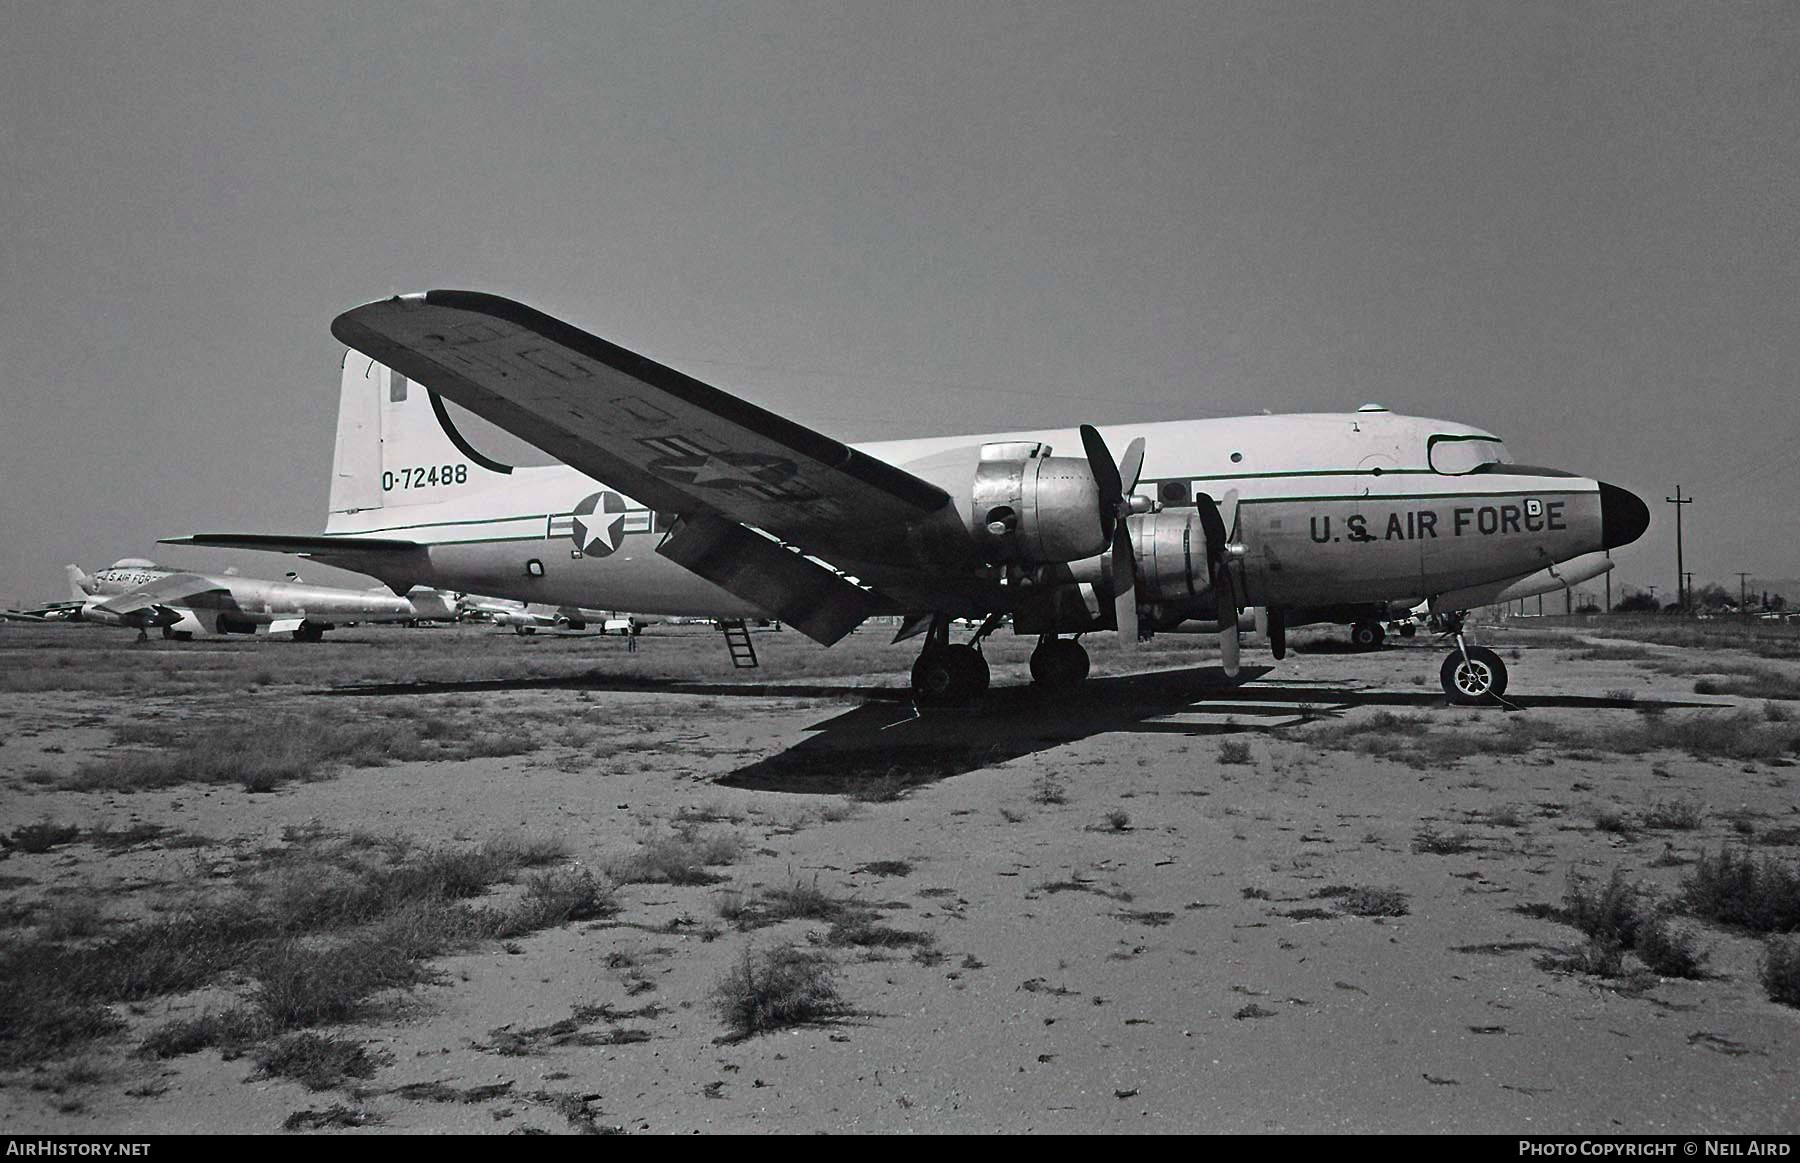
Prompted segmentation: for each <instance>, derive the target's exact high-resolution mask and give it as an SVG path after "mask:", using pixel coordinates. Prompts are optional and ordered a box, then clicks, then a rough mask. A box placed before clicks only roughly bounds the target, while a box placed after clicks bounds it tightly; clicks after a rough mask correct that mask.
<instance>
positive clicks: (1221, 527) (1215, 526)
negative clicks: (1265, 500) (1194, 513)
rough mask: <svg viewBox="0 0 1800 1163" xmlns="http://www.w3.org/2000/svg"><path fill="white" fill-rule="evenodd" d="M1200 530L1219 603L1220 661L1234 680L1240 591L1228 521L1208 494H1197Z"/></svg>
mask: <svg viewBox="0 0 1800 1163" xmlns="http://www.w3.org/2000/svg"><path fill="white" fill-rule="evenodd" d="M1194 502H1195V504H1196V506H1197V507H1198V508H1199V510H1200V528H1201V529H1202V530H1203V531H1204V532H1205V534H1206V562H1207V565H1208V566H1209V567H1210V571H1211V581H1212V587H1213V595H1214V597H1215V599H1216V600H1217V601H1218V604H1219V606H1218V610H1219V612H1218V618H1219V661H1220V663H1221V664H1222V665H1223V666H1224V668H1225V673H1226V674H1227V675H1229V676H1230V677H1232V678H1236V677H1237V672H1238V628H1237V619H1238V604H1237V590H1236V587H1234V586H1233V585H1232V584H1231V557H1230V555H1229V554H1227V552H1226V550H1225V520H1224V518H1222V517H1220V516H1219V506H1218V505H1217V504H1216V503H1214V501H1213V499H1212V497H1211V496H1210V495H1208V494H1206V493H1199V494H1196V495H1195V497H1194Z"/></svg>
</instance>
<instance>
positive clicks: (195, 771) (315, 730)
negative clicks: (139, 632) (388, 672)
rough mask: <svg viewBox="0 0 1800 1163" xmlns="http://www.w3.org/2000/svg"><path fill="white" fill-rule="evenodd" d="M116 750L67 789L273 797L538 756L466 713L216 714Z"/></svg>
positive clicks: (136, 727) (140, 735)
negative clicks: (350, 777) (368, 778)
mask: <svg viewBox="0 0 1800 1163" xmlns="http://www.w3.org/2000/svg"><path fill="white" fill-rule="evenodd" d="M113 734H114V743H115V744H116V746H115V747H114V748H113V749H111V750H110V751H108V752H107V753H106V754H105V755H104V756H103V757H101V758H99V759H95V760H90V761H88V762H86V763H82V764H80V765H79V766H77V767H76V769H75V771H74V772H73V773H72V774H71V775H70V777H69V779H68V780H67V786H69V787H72V788H76V789H80V790H84V791H146V790H151V789H155V788H164V787H173V786H175V785H177V784H183V783H203V784H228V783H235V784H239V785H241V786H242V787H244V788H245V789H246V790H248V791H254V792H263V791H271V790H273V789H274V788H276V787H279V786H280V785H281V784H284V783H290V782H294V781H304V780H313V779H325V778H329V777H330V776H331V775H332V774H333V773H334V772H335V771H336V770H337V769H338V768H340V767H375V766H380V765H381V764H385V763H395V762H401V761H405V760H417V759H469V758H475V757H486V756H500V755H518V754H523V753H525V752H528V751H534V750H536V749H537V747H538V742H537V740H536V739H535V738H534V737H533V736H532V735H530V734H529V733H527V732H523V731H508V732H495V731H493V730H492V729H490V728H489V727H488V726H487V724H486V723H485V721H484V720H482V719H480V718H478V717H476V716H470V715H457V714H436V715H433V714H428V713H426V712H424V711H421V710H418V709H416V708H408V709H404V710H399V711H394V712H392V713H390V714H389V715H387V716H386V717H383V718H380V719H375V720H355V721H350V720H346V719H344V718H343V717H342V716H340V715H335V714H329V713H326V712H313V713H309V714H286V715H279V716H275V717H272V718H268V719H259V720H254V721H253V720H240V719H232V718H227V717H223V716H215V717H211V718H204V719H199V720H189V721H187V722H185V723H182V724H179V725H167V724H163V723H133V724H129V725H127V726H124V727H120V728H117V729H116V730H115V731H114V733H113Z"/></svg>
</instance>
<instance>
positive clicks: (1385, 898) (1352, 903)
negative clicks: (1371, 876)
mask: <svg viewBox="0 0 1800 1163" xmlns="http://www.w3.org/2000/svg"><path fill="white" fill-rule="evenodd" d="M1312 895H1313V897H1314V898H1315V899H1319V900H1334V901H1336V902H1337V906H1338V908H1340V909H1342V910H1343V911H1344V912H1346V913H1350V914H1353V915H1355V916H1358V917H1404V916H1405V915H1406V914H1407V913H1409V912H1411V911H1412V906H1411V902H1410V900H1409V899H1408V897H1407V895H1406V893H1404V892H1402V891H1401V890H1400V889H1397V888H1371V887H1369V886H1368V885H1360V884H1358V885H1350V884H1337V885H1332V886H1330V887H1329V888H1321V889H1319V890H1317V891H1315V892H1314V893H1313V894H1312Z"/></svg>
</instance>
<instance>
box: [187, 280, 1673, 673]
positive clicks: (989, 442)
mask: <svg viewBox="0 0 1800 1163" xmlns="http://www.w3.org/2000/svg"><path fill="white" fill-rule="evenodd" d="M332 333H333V334H334V335H336V336H337V337H338V338H339V339H340V340H342V341H343V342H344V343H346V344H348V345H349V346H350V347H352V348H353V349H355V351H357V352H361V353H362V356H360V357H359V356H356V355H351V356H349V357H348V358H347V359H346V361H345V364H344V371H343V380H342V395H341V398H340V403H339V415H338V438H337V453H336V459H335V462H334V465H333V475H332V490H331V512H330V515H329V517H328V519H327V523H326V529H325V532H324V534H323V535H321V536H286V535H278V536H257V535H245V534H206V535H200V536H195V537H190V538H179V539H176V540H177V541H180V542H185V543H188V544H195V545H208V546H229V547H236V548H254V549H270V550H278V551H282V552H290V553H298V554H301V555H303V556H312V557H317V558H318V559H320V560H322V561H326V562H330V563H331V564H333V565H338V566H342V567H345V568H348V569H354V570H359V571H361V572H364V573H368V574H372V575H374V576H375V577H378V578H381V579H382V580H384V581H386V582H388V583H389V584H390V585H391V586H394V587H396V588H399V587H402V586H406V585H412V584H414V583H417V582H431V583H433V584H439V585H448V586H452V587H454V588H457V589H466V590H474V591H478V592H481V593H492V594H503V595H506V596H508V597H513V598H517V599H520V600H526V601H534V602H545V603H549V604H552V605H563V604H574V605H605V606H616V607H619V608H623V609H632V610H640V611H645V612H650V613H665V614H689V613H703V614H708V615H712V616H722V617H742V616H751V615H754V616H763V617H773V618H779V619H781V620H783V621H785V622H789V623H792V624H793V625H794V626H796V627H798V628H799V629H800V630H801V631H802V632H804V633H805V634H807V635H808V636H809V637H811V638H813V639H815V640H816V641H819V642H821V643H825V644H827V645H829V644H830V643H832V642H835V641H837V640H838V639H839V638H841V637H843V636H844V635H845V634H848V633H849V632H850V631H851V630H852V629H853V628H855V627H856V626H857V625H858V624H859V623H861V622H862V621H863V620H864V619H866V618H868V617H870V616H872V615H876V614H903V615H905V616H906V623H905V625H904V627H903V628H902V631H901V634H900V635H899V637H902V638H904V637H910V636H913V635H916V634H923V635H924V638H925V644H924V648H923V650H922V651H921V653H920V655H919V659H918V662H917V663H916V664H915V665H914V667H913V685H914V688H915V691H916V693H917V695H918V697H919V700H920V701H921V702H927V703H954V702H959V701H963V700H965V699H967V698H969V697H972V696H973V695H975V694H977V693H979V691H980V690H981V689H983V688H984V687H985V686H986V682H987V676H988V668H987V664H986V662H985V661H984V660H983V659H982V656H981V654H980V652H979V647H980V644H981V641H982V639H983V638H985V637H986V635H987V634H988V633H990V632H992V630H993V629H995V628H996V627H997V626H999V625H1000V624H1001V622H1002V621H1004V620H1006V619H1007V618H1008V617H1009V616H1010V619H1011V623H1012V626H1013V629H1014V632H1015V633H1019V634H1030V635H1036V636H1037V637H1038V640H1039V644H1038V647H1037V649H1036V650H1035V651H1034V652H1033V654H1032V656H1031V673H1032V677H1033V678H1034V679H1035V680H1037V681H1038V682H1040V683H1043V684H1045V685H1057V684H1062V683H1069V682H1075V681H1079V679H1081V678H1082V677H1083V676H1085V674H1086V672H1087V654H1086V652H1085V650H1084V649H1083V648H1082V647H1081V646H1080V645H1079V643H1078V642H1077V640H1076V639H1078V638H1079V636H1080V635H1081V634H1083V633H1087V632H1091V631H1097V630H1107V629H1111V630H1116V631H1117V632H1118V633H1119V634H1120V635H1121V636H1122V637H1123V639H1124V640H1125V641H1126V642H1128V643H1134V642H1135V641H1136V640H1137V639H1138V637H1139V635H1140V633H1144V632H1150V631H1154V630H1157V629H1162V628H1168V627H1173V626H1175V625H1177V624H1179V623H1180V622H1182V621H1184V620H1187V619H1206V620H1212V621H1215V622H1216V623H1217V624H1218V626H1219V627H1221V633H1220V647H1221V652H1222V655H1223V659H1222V661H1223V664H1224V669H1225V670H1226V672H1227V673H1229V674H1235V673H1236V672H1237V668H1238V634H1237V623H1238V614H1239V611H1240V609H1241V608H1243V607H1244V606H1246V605H1252V604H1254V605H1258V606H1264V607H1267V615H1266V617H1267V621H1268V626H1269V634H1270V641H1271V644H1272V645H1273V646H1274V647H1275V648H1276V649H1277V650H1278V651H1279V650H1280V649H1281V648H1282V644H1283V643H1284V642H1285V634H1286V629H1287V627H1289V626H1292V625H1297V624H1299V623H1301V622H1302V621H1312V620H1327V619H1329V620H1331V621H1337V622H1342V623H1355V622H1358V621H1363V620H1365V619H1367V618H1371V617H1375V616H1378V612H1379V610H1380V609H1381V608H1382V607H1383V606H1384V605H1385V603H1386V602H1387V601H1388V600H1389V599H1392V598H1393V597H1394V596H1395V595H1407V594H1412V595H1427V596H1429V597H1431V598H1432V599H1433V601H1434V605H1435V604H1436V603H1437V602H1438V601H1441V600H1446V598H1447V596H1450V595H1462V594H1465V593H1474V592H1478V591H1483V590H1484V589H1485V588H1491V587H1496V586H1497V587H1500V588H1502V589H1504V588H1505V587H1506V586H1508V585H1511V584H1513V583H1515V582H1518V581H1521V580H1523V579H1526V578H1529V577H1531V576H1532V575H1533V574H1536V573H1538V572H1539V571H1542V570H1544V569H1546V568H1548V567H1550V566H1553V565H1556V564H1557V563H1559V562H1567V561H1570V560H1571V559H1574V558H1578V557H1581V556H1582V555H1584V554H1589V553H1595V552H1599V551H1602V550H1606V549H1611V548H1616V547H1618V546H1621V545H1626V544H1629V543H1630V542H1632V541H1634V540H1636V539H1637V538H1638V537H1639V536H1640V535H1641V534H1642V533H1643V532H1644V530H1645V528H1646V527H1647V526H1648V523H1649V511H1648V509H1647V508H1646V507H1645V505H1644V503H1643V501H1642V500H1640V499H1639V498H1638V497H1636V496H1635V495H1633V494H1632V493H1630V492H1628V491H1626V490H1624V489H1622V488H1618V487H1616V486H1614V485H1610V484H1603V483H1601V482H1599V481H1595V480H1592V479H1589V478H1586V477H1581V476H1577V475H1575V474H1573V473H1569V472H1564V471H1561V470H1557V469H1547V468H1534V467H1530V466H1526V465H1519V464H1514V463H1512V462H1511V458H1510V456H1509V455H1508V452H1507V450H1506V447H1505V445H1504V444H1503V443H1502V442H1501V440H1500V438H1499V437H1497V436H1494V435H1493V434H1491V433H1489V432H1486V431H1483V430H1481V429H1478V428H1474V427H1471V426H1470V425H1467V424H1461V423H1455V422H1450V421H1443V420H1430V419H1424V418H1420V417H1411V416H1400V415H1395V414H1394V413H1391V412H1389V411H1388V410H1387V409H1385V408H1381V407H1379V406H1376V405H1366V406H1364V407H1363V408H1361V409H1359V410H1358V411H1356V412H1350V413H1328V414H1313V415H1287V416H1267V415H1265V416H1246V417H1238V418H1231V419H1217V420H1178V421H1169V422H1164V423H1154V424H1139V425H1120V426H1114V427H1109V428H1106V429H1096V428H1093V427H1089V426H1086V425H1083V426H1082V427H1081V428H1079V429H1069V430H1059V431H1032V432H1008V433H997V434H992V435H980V436H947V437H928V438H924V439H915V440H897V441H883V442H880V443H871V444H863V445H858V446H855V447H851V446H847V445H844V444H840V443H839V442H837V441H836V440H833V439H831V438H830V437H827V436H824V435H822V434H820V433H818V432H815V431H813V430H812V429H809V428H806V427H803V426H802V425H800V424H797V423H795V422H793V421H791V420H788V419H785V418H784V417H781V416H777V415H774V414H773V413H770V412H768V411H766V410H764V409H762V408H759V407H757V406H756V405H754V404H751V403H749V402H748V401H746V400H743V399H740V398H738V397H736V396H732V395H728V394H726V393H725V392H722V391H719V390H718V389H716V388H712V387H709V386H708V385H706V384H703V383H701V382H699V381H698V380H695V379H693V378H691V377H689V376H687V375H684V374H682V373H681V372H678V371H675V370H674V369H672V368H669V367H665V366H663V365H662V364H659V363H656V362H654V361H652V360H650V359H648V358H646V357H644V356H641V355H638V354H636V353H634V352H631V351H627V350H625V349H624V348H621V347H618V346H616V345H615V344H612V343H609V342H607V341H606V340H603V339H600V338H598V337H597V336H594V335H590V334H588V333H587V332H585V331H582V330H580V329H578V328H576V327H573V326H571V325H570V324H568V323H564V322H562V321H560V320H557V319H554V318H551V317H550V316H548V315H544V314H542V313H540V312H538V311H535V310H533V309H531V308H529V307H526V306H524V305H523V304H520V303H516V302H512V301H510V300H507V299H503V298H499V297H497V296H494V295H488V294H483V293H479V292H470V291H431V292H427V293H424V294H415V295H406V296H401V297H398V298H394V299H388V300H382V301H378V302H373V303H368V304H365V305H363V306H361V307H357V308H354V309H353V310H350V311H347V312H345V313H344V314H342V315H340V316H339V317H338V318H337V319H336V320H335V321H334V322H333V324H332ZM365 357H366V358H365ZM390 369H391V370H390ZM446 399H448V400H452V401H454V402H456V403H458V404H460V405H462V406H463V407H466V408H468V409H469V410H471V411H473V412H475V413H476V414H478V415H480V416H482V417H484V418H486V419H487V420H489V421H491V422H493V423H494V424H496V425H498V426H500V427H501V428H503V429H506V430H507V431H509V432H512V433H514V434H516V435H518V436H520V437H523V438H524V439H526V440H528V441H530V442H531V443H533V444H535V445H536V446H538V447H539V448H541V449H543V450H545V451H546V452H548V453H550V454H551V455H553V456H555V457H556V458H557V459H558V460H559V461H561V462H562V463H560V464H557V465H551V466H544V467H531V468H526V467H514V466H510V465H507V464H503V463H500V462H499V461H496V460H494V459H492V458H490V457H488V456H486V455H484V454H483V453H482V452H481V451H480V450H479V449H476V448H475V447H473V446H472V445H471V444H470V443H469V442H468V440H467V439H466V438H465V437H464V436H463V434H462V433H461V432H460V431H459V430H458V429H457V428H456V427H455V425H454V424H453V423H452V421H451V419H450V416H449V414H448V413H447V412H446V410H445V408H444V404H443V401H444V400H446ZM1114 447H1123V448H1124V449H1125V453H1124V456H1123V458H1122V459H1121V460H1119V461H1115V460H1114V459H1113V454H1112V452H1111V451H1110V450H1111V449H1112V448H1114ZM1054 449H1074V450H1076V451H1078V453H1079V455H1075V456H1068V455H1063V456H1058V455H1053V450H1054ZM602 481H604V482H606V483H604V484H603V483H601V482H602ZM1457 600H1461V599H1457ZM1452 604H1454V602H1453V603H1452ZM1466 604H1467V605H1475V604H1479V603H1478V602H1475V601H1469V602H1467V603H1466ZM1451 613H1452V614H1453V615H1456V614H1459V611H1452V612H1451ZM958 617H966V618H978V619H981V625H980V628H979V629H978V630H977V631H976V632H975V634H974V636H973V637H972V638H971V640H970V641H968V642H966V643H955V644H953V643H952V642H951V640H950V627H951V624H952V620H953V619H955V618H958ZM1452 625H1453V629H1454V631H1455V634H1454V638H1455V642H1456V648H1455V649H1454V650H1453V651H1452V652H1451V654H1450V656H1449V657H1448V658H1447V659H1446V660H1445V663H1444V666H1443V670H1442V679H1443V682H1444V687H1445V689H1446V691H1447V692H1448V693H1449V694H1450V696H1451V697H1452V698H1454V699H1457V700H1462V701H1469V700H1476V699H1482V698H1486V697H1489V696H1491V695H1498V694H1499V693H1501V692H1502V691H1503V690H1504V689H1505V684H1506V668H1505V666H1504V664H1503V663H1502V662H1501V660H1500V658H1499V656H1498V655H1496V654H1494V653H1493V652H1492V651H1490V650H1486V649H1483V648H1480V647H1476V646H1472V645H1470V644H1469V643H1468V642H1467V641H1466V640H1465V638H1464V637H1463V635H1462V632H1461V618H1460V616H1455V617H1453V620H1452Z"/></svg>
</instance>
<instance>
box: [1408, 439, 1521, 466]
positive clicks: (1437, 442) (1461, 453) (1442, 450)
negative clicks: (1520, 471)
mask: <svg viewBox="0 0 1800 1163" xmlns="http://www.w3.org/2000/svg"><path fill="white" fill-rule="evenodd" d="M1425 448H1426V456H1427V457H1428V459H1429V460H1430V461H1431V470H1432V471H1433V472H1440V473H1443V474H1444V475H1445V476H1462V475H1463V474H1465V473H1471V472H1474V471H1475V470H1476V469H1478V468H1480V467H1481V466H1482V465H1484V464H1505V463H1506V462H1507V460H1508V458H1507V455H1506V445H1504V444H1502V443H1501V442H1500V441H1498V440H1495V439H1494V438H1493V437H1492V436H1476V435H1467V436H1455V435H1449V434H1446V433H1439V434H1438V435H1436V436H1433V437H1432V438H1431V439H1429V440H1427V441H1426V442H1425Z"/></svg>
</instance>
